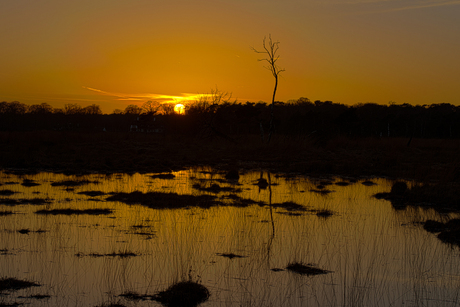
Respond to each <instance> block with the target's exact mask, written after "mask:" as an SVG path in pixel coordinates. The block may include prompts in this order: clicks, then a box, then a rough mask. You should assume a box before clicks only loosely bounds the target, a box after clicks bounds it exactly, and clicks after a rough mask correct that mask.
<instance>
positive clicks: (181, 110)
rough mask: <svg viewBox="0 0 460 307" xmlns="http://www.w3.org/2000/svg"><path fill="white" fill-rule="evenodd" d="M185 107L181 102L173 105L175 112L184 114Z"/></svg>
mask: <svg viewBox="0 0 460 307" xmlns="http://www.w3.org/2000/svg"><path fill="white" fill-rule="evenodd" d="M184 109H185V107H184V105H183V104H181V103H178V104H176V105H175V106H174V112H176V113H177V114H184V112H185V110H184Z"/></svg>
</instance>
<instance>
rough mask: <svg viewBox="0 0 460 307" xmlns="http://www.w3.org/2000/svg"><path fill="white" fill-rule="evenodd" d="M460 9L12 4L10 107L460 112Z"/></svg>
mask: <svg viewBox="0 0 460 307" xmlns="http://www.w3.org/2000/svg"><path fill="white" fill-rule="evenodd" d="M459 17H460V0H451V1H445V0H283V1H280V0H276V1H274V0H264V1H262V0H244V1H242V0H231V1H230V0H214V1H211V0H198V1H191V0H187V1H185V0H184V1H176V0H164V1H163V0H78V1H63V0H40V1H37V0H0V101H15V100H16V101H20V102H23V103H26V104H37V103H43V102H47V103H49V104H51V105H52V106H54V107H63V106H64V105H65V104H67V103H78V104H80V105H81V106H83V107H84V106H86V105H90V104H98V105H100V106H101V109H102V111H103V112H104V113H110V112H112V111H113V110H114V109H117V108H118V109H124V108H125V107H126V106H127V105H129V104H137V105H141V104H142V103H143V102H145V101H148V100H157V101H171V100H174V101H181V99H182V97H187V96H189V95H197V94H205V93H209V92H210V91H211V90H213V89H215V88H216V87H217V88H218V89H219V90H221V91H224V92H230V93H232V97H233V98H234V99H238V100H240V101H252V102H258V101H266V102H270V100H271V94H272V90H273V77H272V76H271V74H270V72H269V71H268V70H266V69H265V68H264V64H263V62H260V61H258V59H259V58H260V55H259V54H256V53H255V52H254V51H253V50H252V49H251V48H252V47H254V48H256V49H261V48H262V40H263V38H264V36H268V35H269V34H271V36H272V38H273V39H274V40H278V41H279V42H280V45H279V47H280V49H279V54H280V59H279V61H278V63H279V66H280V67H281V68H283V69H285V72H283V73H282V75H281V79H280V81H279V88H278V94H277V100H279V101H287V100H289V99H297V98H299V97H307V98H309V99H310V100H312V101H314V100H331V101H333V102H340V103H345V104H356V103H360V102H362V103H365V102H375V103H379V104H387V103H388V102H390V101H395V102H396V103H410V104H432V103H443V102H444V103H451V104H454V105H459V104H460V20H459Z"/></svg>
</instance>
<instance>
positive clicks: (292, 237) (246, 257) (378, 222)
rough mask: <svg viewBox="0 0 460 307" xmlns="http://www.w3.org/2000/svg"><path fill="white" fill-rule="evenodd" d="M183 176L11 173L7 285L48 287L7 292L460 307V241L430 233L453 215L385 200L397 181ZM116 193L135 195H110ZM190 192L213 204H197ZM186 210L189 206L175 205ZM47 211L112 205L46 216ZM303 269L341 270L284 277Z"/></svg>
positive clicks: (57, 301)
mask: <svg viewBox="0 0 460 307" xmlns="http://www.w3.org/2000/svg"><path fill="white" fill-rule="evenodd" d="M172 174H173V175H174V177H173V176H170V177H173V178H165V177H163V176H155V174H133V175H127V174H113V175H107V176H106V175H100V174H95V175H85V176H66V175H62V174H53V173H40V174H36V175H22V176H21V175H15V174H7V173H0V183H1V186H0V194H1V196H0V213H1V214H0V278H17V279H21V280H27V281H32V282H35V283H37V284H40V286H38V287H31V288H26V289H23V290H18V291H3V292H1V293H0V303H4V304H12V303H24V304H30V305H32V306H102V305H104V304H105V305H109V304H111V303H113V304H115V303H118V304H122V305H124V306H161V304H160V303H158V302H156V301H152V300H148V299H145V300H133V299H130V298H127V297H123V296H120V295H121V294H126V293H137V294H139V295H154V294H155V293H158V292H159V291H163V290H165V289H167V288H168V287H169V286H170V285H172V284H174V283H176V282H179V281H188V280H190V279H191V280H193V281H196V282H199V283H200V284H202V285H203V286H205V287H206V288H207V289H208V290H209V293H210V297H209V299H208V300H207V301H206V302H204V303H202V304H201V305H200V306H458V304H459V303H460V299H459V297H458V296H459V294H460V257H459V255H460V254H459V249H458V247H452V246H449V245H447V244H444V243H442V242H441V241H439V240H438V239H437V238H436V236H435V235H433V234H431V233H428V232H426V231H425V230H424V229H423V227H421V225H420V222H424V221H426V220H428V219H435V220H440V221H441V220H443V219H446V216H440V215H439V214H437V213H436V212H434V211H433V210H431V209H430V210H423V209H420V208H411V207H409V208H407V209H405V210H395V209H394V208H393V207H392V206H391V204H390V202H388V201H385V200H378V199H375V198H374V197H373V195H374V194H375V193H378V192H387V191H389V190H390V188H391V184H392V183H391V182H390V181H387V180H385V179H372V182H373V183H375V184H374V185H365V184H363V182H364V180H358V181H352V182H351V181H347V180H346V179H343V178H342V179H338V178H335V179H332V180H320V179H318V178H305V177H289V178H285V177H280V176H276V174H271V175H270V182H271V184H272V185H271V186H269V187H265V188H261V187H259V186H258V185H257V183H258V179H259V178H260V177H261V172H260V171H249V172H245V173H240V178H239V180H238V181H237V182H236V181H228V180H226V179H225V176H224V175H225V174H223V173H216V172H213V171H212V169H194V170H185V171H179V172H174V173H172ZM263 178H265V179H268V175H267V173H266V172H265V173H263ZM326 190H329V191H330V193H325V192H324V191H326ZM134 191H139V192H142V193H143V194H142V195H144V196H146V195H147V196H148V197H150V195H151V197H153V198H155V197H156V196H158V195H157V194H148V193H151V192H161V193H163V194H161V195H163V197H166V200H164V202H163V203H164V204H168V201H169V203H170V206H166V207H164V208H157V207H155V206H154V205H152V203H155V202H154V200H152V201H150V202H149V201H146V200H145V199H144V201H143V202H142V201H141V202H138V203H136V202H135V201H133V202H131V203H129V201H128V200H127V198H126V195H130V194H128V193H131V192H134ZM114 193H115V194H114ZM117 193H127V194H126V195H125V196H123V195H122V197H121V198H119V200H121V201H110V200H107V199H108V198H110V197H112V196H114V195H118V194H117ZM165 193H170V194H165ZM174 193H175V194H174ZM176 194H177V195H176ZM168 195H174V196H175V197H172V198H171V199H170V200H168ZM182 195H184V196H185V195H192V196H195V197H199V196H200V195H208V196H209V199H207V201H208V202H207V203H206V205H204V206H197V205H195V203H194V202H193V201H190V202H186V201H185V198H181V197H180V196H182ZM123 197H125V198H123ZM211 199H212V201H214V202H212V201H210V200H211ZM127 202H128V203H129V204H127ZM177 202H185V203H186V204H189V207H188V208H184V207H182V206H177V207H176V208H174V209H170V208H168V207H171V206H175V204H176V203H177ZM270 204H271V206H270ZM296 205H300V206H296ZM43 209H46V210H55V209H77V210H88V209H109V211H107V212H106V211H101V212H102V213H104V214H94V212H92V214H63V213H64V212H66V211H54V214H38V213H36V212H37V211H38V210H43ZM324 210H328V211H324ZM85 212H86V213H88V212H91V211H81V212H80V213H85ZM97 212H99V211H97ZM97 212H96V213H97ZM67 213H69V212H68V211H67ZM321 213H323V214H321ZM324 213H326V214H324ZM330 213H332V215H330ZM453 217H456V216H454V215H453V214H451V215H450V216H448V218H453ZM293 262H301V263H304V264H312V265H314V266H315V267H317V268H321V269H324V270H327V271H329V272H328V273H327V274H321V275H315V276H309V275H301V274H298V273H295V272H291V271H288V270H286V267H287V266H288V264H290V263H293ZM41 296H44V297H41Z"/></svg>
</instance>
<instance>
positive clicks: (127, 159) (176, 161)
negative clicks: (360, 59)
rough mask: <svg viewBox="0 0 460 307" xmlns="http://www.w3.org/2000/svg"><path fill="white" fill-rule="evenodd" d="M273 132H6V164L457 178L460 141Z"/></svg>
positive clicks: (0, 151)
mask: <svg viewBox="0 0 460 307" xmlns="http://www.w3.org/2000/svg"><path fill="white" fill-rule="evenodd" d="M407 143H408V140H407V139H400V138H358V139H350V138H345V137H338V138H331V139H319V138H313V137H289V136H283V135H275V137H274V138H273V139H272V141H271V142H270V144H266V143H263V142H262V141H261V139H260V137H259V136H257V135H249V136H235V137H234V138H233V141H230V140H228V139H223V138H214V139H210V138H199V137H194V138H189V137H184V136H180V135H168V134H166V135H157V134H137V133H102V132H101V133H77V132H54V131H44V132H40V131H37V132H2V133H0V167H1V168H2V169H25V170H28V171H41V170H48V171H54V172H66V173H80V172H141V173H145V172H164V171H171V170H177V169H181V168H185V167H191V166H197V165H211V166H217V167H222V168H267V169H271V170H273V171H279V172H296V173H302V174H313V175H318V174H320V175H326V174H334V175H344V176H388V177H393V178H407V179H415V180H420V181H432V180H435V181H449V182H456V181H460V168H459V165H460V161H459V157H458V152H459V149H460V141H459V140H447V139H444V140H431V139H413V140H412V141H411V143H410V146H407Z"/></svg>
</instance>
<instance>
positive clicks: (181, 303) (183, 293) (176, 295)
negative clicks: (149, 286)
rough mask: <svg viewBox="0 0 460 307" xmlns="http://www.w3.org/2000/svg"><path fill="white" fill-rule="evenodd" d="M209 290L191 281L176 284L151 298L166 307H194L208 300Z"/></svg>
mask: <svg viewBox="0 0 460 307" xmlns="http://www.w3.org/2000/svg"><path fill="white" fill-rule="evenodd" d="M209 296H210V294H209V290H208V289H207V288H206V287H205V286H203V285H201V284H198V283H195V282H192V281H183V282H178V283H175V284H173V285H172V286H170V287H169V288H168V289H166V290H165V291H161V292H159V293H157V294H156V295H154V296H153V299H154V300H155V301H157V302H160V303H161V304H163V305H166V306H168V307H195V306H197V305H198V304H200V303H203V302H205V301H207V300H208V298H209Z"/></svg>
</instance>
